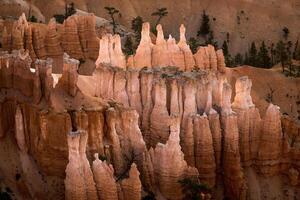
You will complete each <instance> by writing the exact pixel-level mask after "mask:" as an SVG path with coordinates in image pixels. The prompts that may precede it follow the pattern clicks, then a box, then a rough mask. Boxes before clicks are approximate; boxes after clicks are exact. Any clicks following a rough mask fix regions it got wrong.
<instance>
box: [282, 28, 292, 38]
mask: <svg viewBox="0 0 300 200" xmlns="http://www.w3.org/2000/svg"><path fill="white" fill-rule="evenodd" d="M282 31H283V38H284V39H285V40H287V38H288V37H289V33H290V30H289V29H288V28H287V27H284V28H283V29H282Z"/></svg>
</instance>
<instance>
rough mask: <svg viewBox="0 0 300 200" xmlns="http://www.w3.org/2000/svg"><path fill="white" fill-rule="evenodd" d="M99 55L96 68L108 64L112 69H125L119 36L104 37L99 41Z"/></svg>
mask: <svg viewBox="0 0 300 200" xmlns="http://www.w3.org/2000/svg"><path fill="white" fill-rule="evenodd" d="M99 46H100V48H99V55H98V58H97V60H96V66H97V67H99V65H100V64H108V65H111V66H114V67H119V68H126V60H125V56H124V54H123V52H122V47H121V38H120V36H119V35H114V36H112V35H110V34H107V35H104V36H103V37H102V38H101V39H100V44H99Z"/></svg>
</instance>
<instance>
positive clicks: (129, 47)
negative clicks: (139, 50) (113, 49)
mask: <svg viewBox="0 0 300 200" xmlns="http://www.w3.org/2000/svg"><path fill="white" fill-rule="evenodd" d="M124 52H125V54H126V55H133V53H134V48H133V42H132V40H131V38H130V37H127V38H126V41H125V44H124Z"/></svg>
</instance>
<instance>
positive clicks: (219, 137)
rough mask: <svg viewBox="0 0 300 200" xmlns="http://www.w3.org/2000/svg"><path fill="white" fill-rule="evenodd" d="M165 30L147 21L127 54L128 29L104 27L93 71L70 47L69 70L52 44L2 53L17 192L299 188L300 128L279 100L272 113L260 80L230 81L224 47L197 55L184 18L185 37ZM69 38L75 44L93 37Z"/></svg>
mask: <svg viewBox="0 0 300 200" xmlns="http://www.w3.org/2000/svg"><path fill="white" fill-rule="evenodd" d="M71 19H72V18H71ZM73 20H74V21H73ZM76 20H77V21H76ZM83 22H85V18H78V19H77V18H75V17H74V19H72V20H70V22H66V23H70V24H69V25H70V26H69V25H66V24H65V25H64V26H65V29H66V30H74V24H77V23H78V24H83ZM17 24H21V25H20V27H21V28H20V30H21V31H20V32H21V33H22V30H24V29H23V28H22V27H27V25H26V21H25V20H24V21H22V18H21V20H20V21H19V22H17ZM28 27H30V26H28ZM29 29H30V28H29ZM18 30H19V29H18ZM157 30H158V36H157V41H156V44H153V43H152V42H151V40H150V35H149V24H148V23H145V24H144V25H143V30H142V39H141V43H140V45H139V47H138V50H137V53H136V54H135V55H134V56H132V57H129V58H128V59H127V60H126V59H125V57H124V55H123V52H122V50H121V41H120V37H119V36H117V35H115V36H112V35H109V34H108V35H106V36H104V37H102V38H101V40H99V43H100V48H99V53H98V58H97V60H96V63H95V65H96V66H95V70H94V72H93V74H92V75H90V76H84V75H80V74H78V66H79V61H78V60H76V59H74V58H71V57H70V56H69V55H67V54H66V53H65V54H63V55H62V74H54V73H52V69H53V68H54V67H55V65H56V64H55V63H54V62H53V60H54V59H51V58H48V59H47V60H44V59H45V58H47V57H48V56H47V53H46V55H45V57H44V58H42V59H38V58H39V57H38V58H35V59H36V60H35V62H33V59H32V51H30V48H27V49H26V50H13V51H12V52H11V53H8V52H4V51H2V52H1V53H0V110H1V112H0V144H1V145H0V158H1V160H4V162H1V163H0V176H1V178H2V179H1V180H3V181H2V182H3V183H4V184H5V185H6V186H8V187H9V188H11V190H12V191H13V193H14V196H15V197H16V199H64V198H65V199H134V200H135V199H141V197H142V196H144V194H145V193H146V194H147V193H148V194H153V195H154V196H155V197H156V198H157V199H174V200H177V199H178V200H179V199H182V198H183V197H184V195H185V191H184V190H183V188H182V186H181V185H180V184H179V182H178V181H179V180H182V179H184V178H189V179H191V180H193V179H196V180H200V181H201V182H202V183H205V184H207V185H208V186H209V187H210V188H211V189H212V194H211V195H212V196H213V198H215V199H223V198H224V197H227V198H229V199H273V198H277V199H297V198H298V196H299V192H300V188H299V184H300V183H299V170H300V163H299V159H300V157H299V155H300V148H299V144H298V141H299V130H300V128H299V126H298V125H297V124H296V123H295V122H293V121H292V120H291V119H290V118H289V117H287V116H284V117H282V116H281V113H280V109H279V107H278V106H276V105H273V104H269V105H268V107H267V109H266V111H265V112H264V114H263V115H261V114H260V112H259V110H258V108H257V107H256V105H255V102H253V101H252V97H251V88H252V81H251V79H249V78H248V77H247V76H241V77H239V78H237V80H236V83H235V87H233V86H234V85H233V84H230V81H229V80H228V79H229V78H230V70H229V69H227V68H226V67H225V64H224V57H223V53H222V51H220V50H218V51H216V50H215V49H214V48H213V47H212V46H208V47H202V48H200V49H199V51H198V52H197V53H196V54H195V55H193V54H192V53H191V51H190V49H189V46H188V45H187V44H186V41H185V31H184V26H181V28H180V36H181V37H180V38H181V40H180V41H179V42H178V43H176V41H175V40H174V39H173V38H172V37H170V38H169V39H168V40H165V39H164V38H163V37H162V36H163V32H162V27H161V26H160V25H159V26H158V27H157ZM70 32H71V33H72V34H70V36H73V38H78V37H79V35H80V32H77V34H78V35H76V34H75V33H74V32H73V31H70ZM14 33H17V34H16V38H20V37H17V36H20V35H21V36H22V34H20V33H19V32H14ZM79 38H81V37H79ZM68 39H69V38H68ZM68 39H66V40H67V41H68V42H67V45H66V46H67V47H68V48H67V47H64V46H63V48H66V49H68V50H69V51H70V52H71V53H72V51H73V50H74V49H75V50H76V48H69V46H68V45H74V46H76V47H79V46H80V47H82V46H81V45H82V44H81V43H80V42H78V41H77V40H76V41H77V42H76V41H75V42H74V41H73V40H68ZM81 39H84V37H83V38H81ZM89 39H90V38H89ZM14 41H15V42H14V43H13V44H16V45H19V46H20V48H22V47H21V46H22V45H23V40H22V37H21V39H15V40H14ZM18 41H19V42H18ZM79 41H80V40H79ZM33 46H34V45H33ZM38 46H39V45H38ZM78 49H79V48H78ZM80 49H81V50H82V48H80ZM92 49H94V47H93V46H87V52H89V51H91V50H92ZM30 52H31V53H30ZM34 52H39V51H34ZM45 52H47V51H45ZM78 52H79V53H78ZM80 52H82V53H83V55H85V54H84V52H85V51H76V52H75V53H74V52H73V53H74V56H76V55H79V54H80ZM77 53H78V54H77ZM87 55H88V56H89V55H91V54H90V53H88V54H87ZM170 65H171V66H170ZM31 66H33V67H34V68H31ZM233 90H234V91H235V92H234V93H233ZM7 155H10V156H11V157H7ZM8 166H11V167H8Z"/></svg>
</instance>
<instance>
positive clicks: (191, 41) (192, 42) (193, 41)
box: [189, 37, 199, 54]
mask: <svg viewBox="0 0 300 200" xmlns="http://www.w3.org/2000/svg"><path fill="white" fill-rule="evenodd" d="M189 45H190V48H191V50H192V52H193V54H194V53H196V52H197V49H198V46H199V43H198V41H197V40H196V39H195V38H194V37H191V38H190V39H189Z"/></svg>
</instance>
